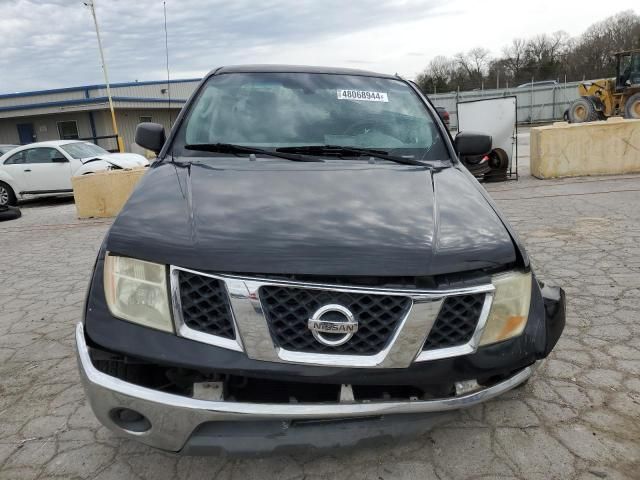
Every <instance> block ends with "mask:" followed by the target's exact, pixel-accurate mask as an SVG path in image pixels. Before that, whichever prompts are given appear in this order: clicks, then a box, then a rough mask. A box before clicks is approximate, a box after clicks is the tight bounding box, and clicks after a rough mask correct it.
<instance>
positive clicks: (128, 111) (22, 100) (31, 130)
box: [0, 79, 200, 151]
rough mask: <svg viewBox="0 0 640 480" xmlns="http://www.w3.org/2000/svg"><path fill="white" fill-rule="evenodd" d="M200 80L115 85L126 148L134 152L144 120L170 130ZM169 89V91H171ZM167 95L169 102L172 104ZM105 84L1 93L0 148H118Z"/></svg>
mask: <svg viewBox="0 0 640 480" xmlns="http://www.w3.org/2000/svg"><path fill="white" fill-rule="evenodd" d="M199 81H200V80H199V79H189V80H171V81H170V82H167V81H166V80H165V81H157V82H155V81H154V82H132V83H115V84H111V96H112V98H113V105H114V109H115V112H116V120H117V122H118V130H119V133H120V136H121V137H122V139H123V142H124V146H125V150H126V151H134V150H136V149H137V148H136V145H135V144H134V135H135V129H136V126H137V125H138V123H140V122H150V121H151V122H156V123H161V124H163V125H165V128H167V130H168V129H169V128H170V121H169V117H170V115H171V119H175V117H176V115H177V114H178V112H179V111H180V108H182V105H183V104H184V103H185V101H186V99H187V98H188V97H189V95H191V92H193V90H194V89H195V87H196V86H197V85H198V83H199ZM169 88H170V92H169ZM169 93H170V94H171V100H169ZM113 134H114V132H113V127H112V124H111V114H110V112H109V103H108V100H107V91H106V86H105V85H87V86H83V87H71V88H60V89H56V90H41V91H36V92H24V93H11V94H5V95H0V144H3V143H9V144H27V143H32V142H41V141H45V140H58V139H89V140H93V141H94V142H96V143H97V144H99V145H100V146H102V147H104V148H106V149H107V150H116V149H117V148H118V146H117V141H116V139H115V137H113Z"/></svg>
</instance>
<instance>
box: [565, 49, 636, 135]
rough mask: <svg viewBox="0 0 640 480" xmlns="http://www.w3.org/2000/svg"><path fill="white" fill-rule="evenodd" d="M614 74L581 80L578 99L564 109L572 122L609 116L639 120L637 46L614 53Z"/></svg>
mask: <svg viewBox="0 0 640 480" xmlns="http://www.w3.org/2000/svg"><path fill="white" fill-rule="evenodd" d="M614 56H615V58H616V77H615V78H605V79H602V80H595V81H592V82H585V83H581V84H580V86H578V93H579V94H580V98H578V99H577V100H575V101H574V102H573V103H572V104H571V106H570V107H569V109H568V110H567V112H566V116H567V117H568V120H569V121H570V122H571V123H582V122H594V121H596V120H605V119H607V118H608V117H613V116H624V117H625V118H638V119H640V49H635V50H628V51H625V52H618V53H615V54H614Z"/></svg>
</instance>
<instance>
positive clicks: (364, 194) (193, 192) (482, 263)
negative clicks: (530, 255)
mask: <svg viewBox="0 0 640 480" xmlns="http://www.w3.org/2000/svg"><path fill="white" fill-rule="evenodd" d="M462 168H463V167H462ZM475 182H476V181H475V180H474V179H472V178H471V177H470V176H469V175H467V174H466V173H465V172H462V171H460V170H458V168H457V167H455V168H454V167H451V168H445V169H442V170H439V171H434V172H433V173H432V171H431V170H429V169H427V168H423V167H413V166H406V165H397V164H389V163H386V162H382V163H379V164H367V163H364V162H356V161H351V162H349V161H329V162H326V163H296V162H288V161H281V160H278V159H273V160H272V159H259V160H257V161H253V162H251V161H249V160H247V159H245V158H237V157H236V158H232V159H221V158H215V159H211V158H210V159H207V160H205V161H203V162H202V163H199V164H198V163H194V164H174V163H170V162H162V163H157V164H154V165H153V166H152V167H151V168H150V170H149V172H147V174H146V175H145V176H144V177H143V178H142V180H141V181H140V183H139V184H138V186H137V187H136V189H135V191H134V192H133V194H132V196H131V197H130V199H129V200H128V202H127V203H126V205H125V207H124V208H123V210H122V211H121V213H120V215H119V216H118V217H117V218H116V220H115V222H114V224H113V226H112V228H111V230H110V232H109V234H108V236H107V239H106V244H105V247H106V249H107V250H109V251H111V252H113V253H116V254H122V255H128V256H132V257H136V258H141V259H146V260H149V261H154V262H159V263H165V264H172V265H178V266H182V267H187V268H192V269H198V270H206V271H213V272H230V273H263V274H298V275H299V274H308V275H351V276H357V275H367V276H370V275H375V276H429V275H436V274H443V273H451V272H462V271H469V270H476V269H481V268H492V267H498V266H501V265H505V264H508V263H513V262H515V261H516V250H515V246H514V241H513V240H512V238H511V236H510V234H509V232H508V231H507V229H506V227H505V225H504V224H503V222H502V220H501V219H500V217H499V216H498V215H497V214H496V212H495V210H494V209H493V207H492V206H491V205H490V204H489V203H488V202H487V200H486V199H485V198H484V196H483V194H482V193H481V190H480V187H479V186H478V184H477V183H475Z"/></svg>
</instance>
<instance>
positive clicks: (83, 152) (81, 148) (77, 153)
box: [60, 142, 109, 159]
mask: <svg viewBox="0 0 640 480" xmlns="http://www.w3.org/2000/svg"><path fill="white" fill-rule="evenodd" d="M60 148H62V149H63V150H64V151H65V152H67V153H68V154H69V155H71V156H72V157H73V158H76V159H81V158H88V157H95V156H99V155H105V154H106V155H108V154H109V152H107V151H106V150H105V149H104V148H102V147H99V146H98V145H96V144H94V143H88V142H87V143H82V142H80V143H68V144H66V145H62V146H60Z"/></svg>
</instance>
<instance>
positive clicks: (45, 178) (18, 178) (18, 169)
mask: <svg viewBox="0 0 640 480" xmlns="http://www.w3.org/2000/svg"><path fill="white" fill-rule="evenodd" d="M147 166H149V161H148V160H147V159H146V158H144V157H143V156H142V155H138V154H135V153H109V152H108V151H106V150H105V149H103V148H102V147H99V146H98V145H95V144H93V143H90V142H83V141H79V140H55V141H49V142H38V143H32V144H29V145H24V146H22V147H19V148H15V149H13V150H11V151H9V152H7V153H6V154H4V155H2V156H0V205H15V204H16V202H17V201H18V200H26V199H28V198H34V197H44V196H57V195H67V194H70V193H72V191H73V190H72V188H71V177H74V176H79V175H87V174H89V173H95V172H99V171H103V170H115V169H126V168H137V167H147Z"/></svg>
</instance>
